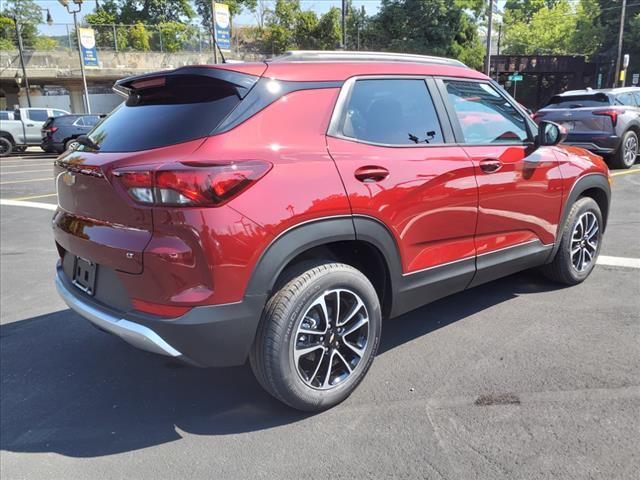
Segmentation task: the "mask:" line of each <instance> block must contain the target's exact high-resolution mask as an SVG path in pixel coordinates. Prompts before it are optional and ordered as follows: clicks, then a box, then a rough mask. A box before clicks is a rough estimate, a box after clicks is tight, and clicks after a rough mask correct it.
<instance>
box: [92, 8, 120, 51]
mask: <svg viewBox="0 0 640 480" xmlns="http://www.w3.org/2000/svg"><path fill="white" fill-rule="evenodd" d="M84 21H85V23H86V24H87V25H89V26H90V27H91V28H93V29H94V30H95V35H96V45H97V47H98V48H114V41H113V33H114V28H113V26H112V25H114V24H117V23H118V21H117V19H116V14H114V13H113V12H109V11H107V10H105V9H104V8H98V9H97V10H96V11H95V12H94V13H90V14H88V15H85V16H84ZM115 34H116V39H117V42H118V50H125V49H126V48H127V46H128V45H127V29H126V27H116V28H115Z"/></svg>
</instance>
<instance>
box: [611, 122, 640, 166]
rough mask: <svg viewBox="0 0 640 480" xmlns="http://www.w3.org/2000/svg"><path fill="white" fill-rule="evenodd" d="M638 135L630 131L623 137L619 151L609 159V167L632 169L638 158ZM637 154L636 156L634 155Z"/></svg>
mask: <svg viewBox="0 0 640 480" xmlns="http://www.w3.org/2000/svg"><path fill="white" fill-rule="evenodd" d="M639 148H640V147H639V143H638V134H637V133H636V132H634V131H633V130H629V131H628V132H626V133H625V134H624V135H623V136H622V141H621V142H620V147H618V151H617V152H616V153H614V154H613V155H612V156H611V157H609V165H610V166H611V167H613V168H624V169H627V168H631V167H633V165H634V163H636V160H637V158H638V153H640V152H639ZM634 153H635V155H634Z"/></svg>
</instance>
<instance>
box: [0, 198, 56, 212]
mask: <svg viewBox="0 0 640 480" xmlns="http://www.w3.org/2000/svg"><path fill="white" fill-rule="evenodd" d="M0 205H5V206H7V207H30V208H41V209H43V210H55V209H56V208H58V206H57V205H56V204H53V203H42V202H25V201H24V200H8V199H5V198H2V199H0Z"/></svg>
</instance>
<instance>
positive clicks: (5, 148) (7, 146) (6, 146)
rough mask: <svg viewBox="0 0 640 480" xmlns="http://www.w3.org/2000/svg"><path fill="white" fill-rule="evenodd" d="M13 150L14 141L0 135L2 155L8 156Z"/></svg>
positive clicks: (0, 155) (0, 154)
mask: <svg viewBox="0 0 640 480" xmlns="http://www.w3.org/2000/svg"><path fill="white" fill-rule="evenodd" d="M11 152H13V143H12V142H11V140H9V139H8V138H6V137H0V157H8V156H9V155H11Z"/></svg>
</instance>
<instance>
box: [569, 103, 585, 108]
mask: <svg viewBox="0 0 640 480" xmlns="http://www.w3.org/2000/svg"><path fill="white" fill-rule="evenodd" d="M582 107H584V105H582V104H581V103H572V104H571V105H569V108H582Z"/></svg>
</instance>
